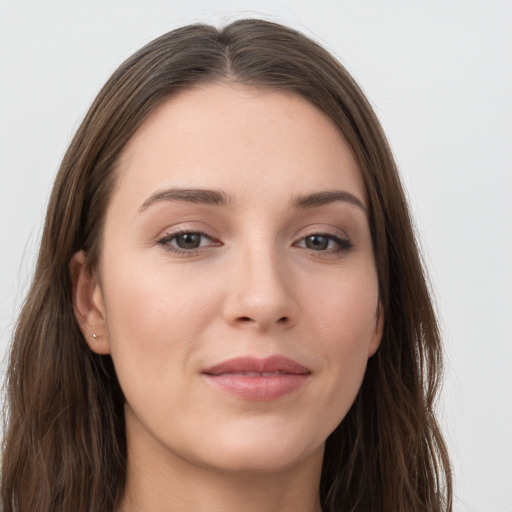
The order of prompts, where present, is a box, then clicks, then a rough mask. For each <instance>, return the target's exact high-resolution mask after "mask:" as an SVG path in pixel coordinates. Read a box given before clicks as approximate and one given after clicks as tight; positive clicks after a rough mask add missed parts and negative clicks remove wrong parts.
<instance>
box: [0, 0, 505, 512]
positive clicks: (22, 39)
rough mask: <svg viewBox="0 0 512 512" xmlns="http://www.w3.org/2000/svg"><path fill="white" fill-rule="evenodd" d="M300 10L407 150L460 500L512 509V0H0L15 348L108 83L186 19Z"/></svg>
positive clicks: (6, 239)
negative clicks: (57, 188) (86, 119)
mask: <svg viewBox="0 0 512 512" xmlns="http://www.w3.org/2000/svg"><path fill="white" fill-rule="evenodd" d="M248 16H250V17H254V16H257V17H264V18H267V19H271V20H275V21H280V22H284V23H285V24H289V25H291V26H293V27H295V28H298V29H299V30H302V31H304V32H305V33H307V34H309V35H310V36H312V37H313V38H314V39H316V40H317V41H319V42H320V43H322V44H323V45H325V46H326V47H327V48H328V49H329V50H331V51H332V52H333V53H334V54H335V55H337V56H338V58H339V59H340V60H341V61H342V63H343V64H344V65H345V66H346V67H347V68H348V70H349V71H350V72H351V73H352V74H353V75H354V76H355V78H356V79H357V80H358V81H359V83H360V84H361V86H362V87H363V89H364V90H365V92H366V93H367V95H368V97H369V98H370V101H371V102H372V104H373V106H374V107H375V109H376V111H377V114H378V116H379V117H380V119H381V121H382V124H383V125H384V128H385V130H386V132H387V135H388V137H389V139H390V142H391V145H392V148H393V151H394V153H395V156H396V159H397V161H398V164H399V167H400V170H401V173H402V176H403V179H404V183H405V186H406V189H407V192H408V195H409V198H410V202H411V207H412V210H413V213H414V217H415V221H416V224H417V227H418V232H419V237H420V240H421V243H422V247H423V253H424V257H425V261H426V264H427V267H428V269H429V271H430V275H431V281H432V287H433V290H434V293H435V296H436V302H437V308H438V311H439V315H440V319H441V323H442V329H443V336H444V342H445V346H446V352H447V368H446V377H445V386H444V389H443V394H442V397H441V401H440V404H439V412H440V416H441V419H442V424H443V428H444V432H445V434H446V437H447V441H448V445H449V448H450V451H451V455H452V459H453V464H454V473H455V485H456V487H455V510H456V512H474V511H478V512H491V511H492V512H512V335H511V324H512V264H511V261H512V201H511V194H512V99H511V96H512V65H511V62H512V2H511V1H510V0H502V1H499V0H480V1H472V0H468V1H455V0H448V1H444V2H441V1H440V0H439V1H430V2H427V1H424V2H421V1H419V0H418V1H414V0H402V1H398V0H380V1H379V0H374V1H370V0H359V1H355V0H352V1H349V0H346V1H345V0H339V1H327V0H322V1H319V0H316V1H314V2H313V1H299V0H239V1H229V0H215V1H206V0H186V1H177V0H174V1H157V0H144V1H142V0H141V1H133V0H132V1H130V0H124V1H111V0H101V1H100V0H89V1H85V0H84V1H71V0H67V1H64V0H61V1H45V0H38V1H37V0H34V1H28V0H17V1H16V0H12V1H9V0H0V350H1V354H2V356H3V357H4V358H5V354H6V352H7V347H8V344H9V341H10V336H11V332H12V328H13V325H14V323H15V319H16V315H17V312H18V311H19V307H20V305H21V303H22V300H23V297H24V294H25V292H26V290H27V287H28V284H29V282H30V278H31V274H32V271H33V267H34V262H35V256H36V253H37V247H38V243H39V237H40V234H41V226H42V222H43V217H44V212H45V207H46V202H47V200H48V196H49V191H50V187H51V184H52V181H53V178H54V175H55V172H56V170H57V168H58V166H59V161H60V160H61V158H62V156H63V153H64V151H65V148H66V146H67V144H68V143H69V141H70V139H71V136H72V134H73V132H74V130H75V129H76V128H77V126H78V124H79V122H80V121H81V119H82V117H83V116H84V114H85V112H86V110H87V108H88V106H89V104H90V103H91V101H92V100H93V98H94V96H95V94H96V93H97V92H98V90H99V88H100V87H101V85H102V84H103V83H104V82H105V80H106V79H107V78H108V76H109V75H110V74H111V73H112V71H113V70H114V69H115V68H116V67H117V66H118V65H119V64H120V63H121V62H122V60H124V59H125V58H126V57H127V56H128V55H130V54H131V53H132V52H133V51H135V50H136V49H137V48H139V47H140V46H141V45H143V44H144V43H146V42H148V41H149V40H151V39H152V38H154V37H156V36H158V35H160V34H162V33H163V32H166V31H168V30H170V29H172V28H175V27H177V26H180V25H183V24H187V23H193V22H198V21H206V22H209V23H214V24H223V23H226V22H229V21H232V20H234V19H235V18H240V17H248Z"/></svg>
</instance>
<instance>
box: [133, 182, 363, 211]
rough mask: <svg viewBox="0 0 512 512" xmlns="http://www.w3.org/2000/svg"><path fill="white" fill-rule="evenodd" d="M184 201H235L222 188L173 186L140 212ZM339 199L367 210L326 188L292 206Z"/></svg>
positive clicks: (225, 203)
mask: <svg viewBox="0 0 512 512" xmlns="http://www.w3.org/2000/svg"><path fill="white" fill-rule="evenodd" d="M162 201H164V202H167V201H170V202H173V201H183V202H187V203H195V204H206V205H213V206H230V205H232V204H233V203H234V200H233V198H232V197H231V196H228V195H227V194H226V193H225V192H224V191H222V190H212V189H202V188H179V187H172V188H168V189H165V190H159V191H157V192H155V193H154V194H152V195H151V196H150V197H149V198H148V199H146V200H145V201H144V202H143V203H142V205H141V206H140V207H139V210H138V211H139V213H140V212H143V211H144V210H147V209H148V208H149V207H150V206H152V205H153V204H155V203H159V202H162ZM337 201H342V202H347V203H350V204H353V205H354V206H357V207H359V208H361V209H362V210H363V211H364V212H366V207H365V206H364V204H363V203H362V201H361V200H360V199H358V198H357V197H356V196H355V195H354V194H351V193H350V192H347V191H346V190H324V191H321V192H313V193H311V194H304V195H299V196H296V197H294V198H293V200H292V207H294V208H298V209H307V208H316V207H319V206H324V205H327V204H330V203H335V202H337Z"/></svg>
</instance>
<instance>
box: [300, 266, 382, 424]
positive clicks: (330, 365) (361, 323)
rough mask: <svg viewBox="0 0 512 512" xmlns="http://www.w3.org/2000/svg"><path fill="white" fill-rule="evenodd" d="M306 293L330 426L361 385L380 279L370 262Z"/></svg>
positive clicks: (374, 327)
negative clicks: (326, 391)
mask: <svg viewBox="0 0 512 512" xmlns="http://www.w3.org/2000/svg"><path fill="white" fill-rule="evenodd" d="M334 282H335V283H336V284H333V283H332V282H331V283H330V284H329V283H323V284H324V286H323V287H321V288H320V289H317V292H316V293H314V294H311V295H310V301H309V310H310V312H311V315H310V321H311V323H312V324H313V325H314V328H313V336H315V338H314V343H313V344H312V350H313V351H315V353H316V354H318V356H319V359H320V360H322V361H323V362H324V366H323V368H322V371H325V372H326V375H328V379H329V382H330V386H329V387H328V389H329V397H328V399H327V402H328V403H331V404H332V405H333V406H334V407H333V408H332V409H331V412H330V415H331V416H332V418H331V421H332V427H333V428H334V427H335V426H336V425H337V424H338V423H339V421H341V419H342V418H343V417H344V415H345V414H346V413H347V411H348V409H349V408H350V406H351V405H352V402H353V400H354V399H355V397H356V395H357V393H358V391H359V388H360V386H361V383H362V380H363V377H364V373H365V370H366V365H367V361H368V357H369V355H371V354H372V353H373V347H374V346H375V343H376V340H377V343H378V340H379V339H380V338H379V336H380V334H379V333H378V332H377V311H378V285H377V278H376V275H375V270H374V269H373V267H372V266H368V267H366V268H363V269H362V270H361V271H360V272H357V273H356V272H354V273H351V274H347V275H345V276H343V277H340V278H339V279H337V280H335V281H334Z"/></svg>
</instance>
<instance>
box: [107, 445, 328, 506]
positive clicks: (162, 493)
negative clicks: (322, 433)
mask: <svg viewBox="0 0 512 512" xmlns="http://www.w3.org/2000/svg"><path fill="white" fill-rule="evenodd" d="M130 437H131V436H128V467H127V470H128V472H127V485H126V488H125V494H124V497H123V499H122V501H121V503H120V506H119V507H118V508H117V511H116V512H140V511H144V510H151V511H152V512H178V511H179V512H186V511H194V512H240V511H241V510H243V511H244V512H261V511H262V510H264V511H265V512H321V507H320V501H319V486H320V474H321V467H322V457H323V451H322V452H321V453H320V452H319V453H313V454H312V455H310V456H309V457H307V458H306V459H305V460H302V461H301V462H300V463H298V464H296V465H294V466H293V467H291V468H284V469H280V470H275V471H243V470H242V471H240V470H238V471H228V470H222V469H219V468H212V467H208V466H204V465H197V464H193V463H191V462H190V461H189V460H185V459H184V458H182V457H179V456H177V455H176V454H174V453H172V452H170V451H168V450H165V449H162V446H161V445H160V446H154V447H151V446H148V444H146V443H145V444H143V445H140V446H136V445H134V444H133V443H130ZM136 439H140V437H138V436H137V437H135V436H134V437H132V440H133V441H135V440H136ZM137 444H138V443H137Z"/></svg>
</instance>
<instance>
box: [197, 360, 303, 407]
mask: <svg viewBox="0 0 512 512" xmlns="http://www.w3.org/2000/svg"><path fill="white" fill-rule="evenodd" d="M202 374H203V376H204V377H205V379H206V380H207V382H209V383H210V384H212V385H213V386H215V387H216V388H218V389H220V390H221V391H223V392H225V393H228V394H231V395H233V396H235V397H237V398H241V399H243V400H253V401H269V400H276V399H277V398H280V397H282V396H284V395H287V394H289V393H292V392H294V391H296V390H297V389H298V388H300V387H301V386H302V385H303V384H304V383H305V382H306V381H307V380H308V378H309V376H310V375H311V372H310V370H308V369H307V368H305V367H304V366H302V365H301V364H299V363H297V362H296V361H294V360H292V359H289V358H287V357H284V356H279V355H275V356H271V357H268V358H265V359H258V358H255V357H239V358H235V359H230V360H228V361H224V362H222V363H220V364H218V365H215V366H212V367H210V368H206V369H205V370H203V372H202Z"/></svg>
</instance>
